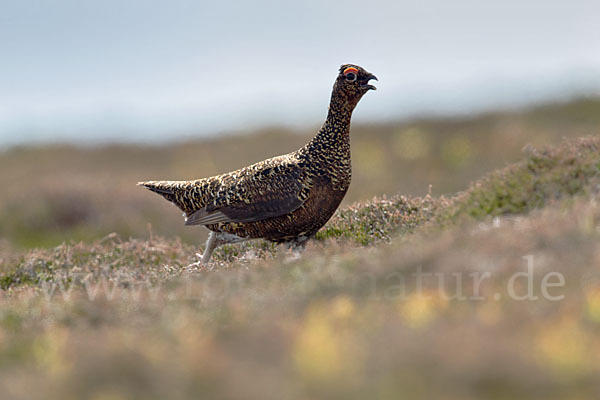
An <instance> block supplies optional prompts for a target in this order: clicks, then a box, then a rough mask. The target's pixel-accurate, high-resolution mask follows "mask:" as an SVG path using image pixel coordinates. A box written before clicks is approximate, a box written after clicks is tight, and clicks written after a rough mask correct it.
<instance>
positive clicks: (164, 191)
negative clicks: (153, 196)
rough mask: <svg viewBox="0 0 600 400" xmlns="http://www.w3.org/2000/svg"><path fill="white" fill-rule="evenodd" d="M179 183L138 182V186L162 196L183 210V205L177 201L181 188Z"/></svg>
mask: <svg viewBox="0 0 600 400" xmlns="http://www.w3.org/2000/svg"><path fill="white" fill-rule="evenodd" d="M178 183H179V182H177V181H147V182H138V183H137V184H138V186H143V187H145V188H146V189H148V190H151V191H153V192H154V193H158V194H160V195H161V196H162V197H164V198H165V199H167V200H169V201H170V202H172V203H174V204H175V205H177V207H179V208H181V205H180V204H179V203H178V201H177V196H176V195H175V193H176V191H177V189H178V187H179V185H178Z"/></svg>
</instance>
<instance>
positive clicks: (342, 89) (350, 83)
mask: <svg viewBox="0 0 600 400" xmlns="http://www.w3.org/2000/svg"><path fill="white" fill-rule="evenodd" d="M371 80H378V79H377V77H376V76H375V75H373V74H372V73H370V72H367V71H366V70H365V69H364V68H362V67H359V66H358V65H354V64H344V65H342V66H341V67H340V73H339V74H338V77H337V79H336V81H335V85H334V86H333V89H334V93H336V94H337V95H338V96H342V97H343V98H344V99H345V100H346V101H348V103H349V104H350V105H351V106H352V107H354V106H356V104H357V103H358V101H359V100H360V99H361V98H362V97H363V95H364V94H365V93H367V92H368V91H369V90H376V89H377V88H376V87H375V86H373V85H371V84H369V81H371Z"/></svg>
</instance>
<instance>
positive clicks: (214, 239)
mask: <svg viewBox="0 0 600 400" xmlns="http://www.w3.org/2000/svg"><path fill="white" fill-rule="evenodd" d="M245 240H247V239H245V238H241V237H239V236H236V235H232V234H230V233H223V232H210V233H209V234H208V240H207V241H206V246H205V248H204V253H203V254H202V255H201V256H200V255H199V254H198V256H199V257H200V262H201V263H202V264H204V265H206V264H208V262H209V261H210V257H211V256H212V253H213V251H215V249H216V248H217V247H219V246H222V245H224V244H232V243H239V242H243V241H245Z"/></svg>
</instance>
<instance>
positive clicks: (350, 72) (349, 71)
mask: <svg viewBox="0 0 600 400" xmlns="http://www.w3.org/2000/svg"><path fill="white" fill-rule="evenodd" d="M344 77H345V78H346V80H347V81H348V82H354V81H356V78H357V77H358V70H357V69H356V68H354V67H348V68H346V69H345V70H344Z"/></svg>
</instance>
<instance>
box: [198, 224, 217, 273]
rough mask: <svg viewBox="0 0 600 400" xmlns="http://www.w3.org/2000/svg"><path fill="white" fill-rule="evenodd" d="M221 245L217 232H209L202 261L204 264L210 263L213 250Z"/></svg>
mask: <svg viewBox="0 0 600 400" xmlns="http://www.w3.org/2000/svg"><path fill="white" fill-rule="evenodd" d="M217 246H219V243H218V238H217V234H216V233H215V232H210V233H209V234H208V240H207V241H206V246H204V253H202V257H201V258H200V261H201V262H202V264H204V265H206V264H208V261H209V260H210V257H211V256H212V253H213V251H215V249H216V248H217Z"/></svg>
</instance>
